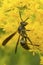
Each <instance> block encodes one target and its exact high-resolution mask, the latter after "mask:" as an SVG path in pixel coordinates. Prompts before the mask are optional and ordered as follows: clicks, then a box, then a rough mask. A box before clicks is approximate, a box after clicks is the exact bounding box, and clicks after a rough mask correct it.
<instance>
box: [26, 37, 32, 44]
mask: <svg viewBox="0 0 43 65" xmlns="http://www.w3.org/2000/svg"><path fill="white" fill-rule="evenodd" d="M26 38H27V39H28V40H29V41H30V43H31V45H33V44H32V41H31V40H30V38H29V37H27V36H26Z"/></svg>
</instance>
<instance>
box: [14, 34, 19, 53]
mask: <svg viewBox="0 0 43 65" xmlns="http://www.w3.org/2000/svg"><path fill="white" fill-rule="evenodd" d="M19 40H20V35H19V38H18V41H17V44H16V47H15V53H16V52H17V46H18V43H19Z"/></svg>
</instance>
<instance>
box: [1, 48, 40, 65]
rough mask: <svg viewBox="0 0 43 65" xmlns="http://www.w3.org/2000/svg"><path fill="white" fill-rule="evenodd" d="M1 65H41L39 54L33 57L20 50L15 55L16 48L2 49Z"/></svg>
mask: <svg viewBox="0 0 43 65" xmlns="http://www.w3.org/2000/svg"><path fill="white" fill-rule="evenodd" d="M0 64H1V65H4V64H6V65H40V57H39V55H38V54H36V55H35V56H33V54H32V53H30V52H28V51H24V50H23V49H22V48H18V51H17V53H16V54H15V52H14V48H13V49H12V50H11V49H10V48H8V47H5V48H2V47H0Z"/></svg>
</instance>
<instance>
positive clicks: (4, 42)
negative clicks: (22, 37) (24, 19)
mask: <svg viewBox="0 0 43 65" xmlns="http://www.w3.org/2000/svg"><path fill="white" fill-rule="evenodd" d="M16 33H17V31H16V32H14V33H13V34H11V35H10V36H9V37H7V38H6V39H5V40H4V41H3V43H2V45H3V46H5V45H6V44H7V42H8V41H9V40H10V39H11V38H12V37H13V36H14V35H15V34H16Z"/></svg>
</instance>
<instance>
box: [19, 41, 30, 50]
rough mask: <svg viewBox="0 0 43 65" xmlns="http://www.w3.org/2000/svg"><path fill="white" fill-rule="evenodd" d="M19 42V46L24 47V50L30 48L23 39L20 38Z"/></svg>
mask: <svg viewBox="0 0 43 65" xmlns="http://www.w3.org/2000/svg"><path fill="white" fill-rule="evenodd" d="M20 44H21V46H22V47H23V48H24V49H26V50H29V49H30V48H29V47H28V45H27V43H26V42H25V41H24V40H21V41H20Z"/></svg>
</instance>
